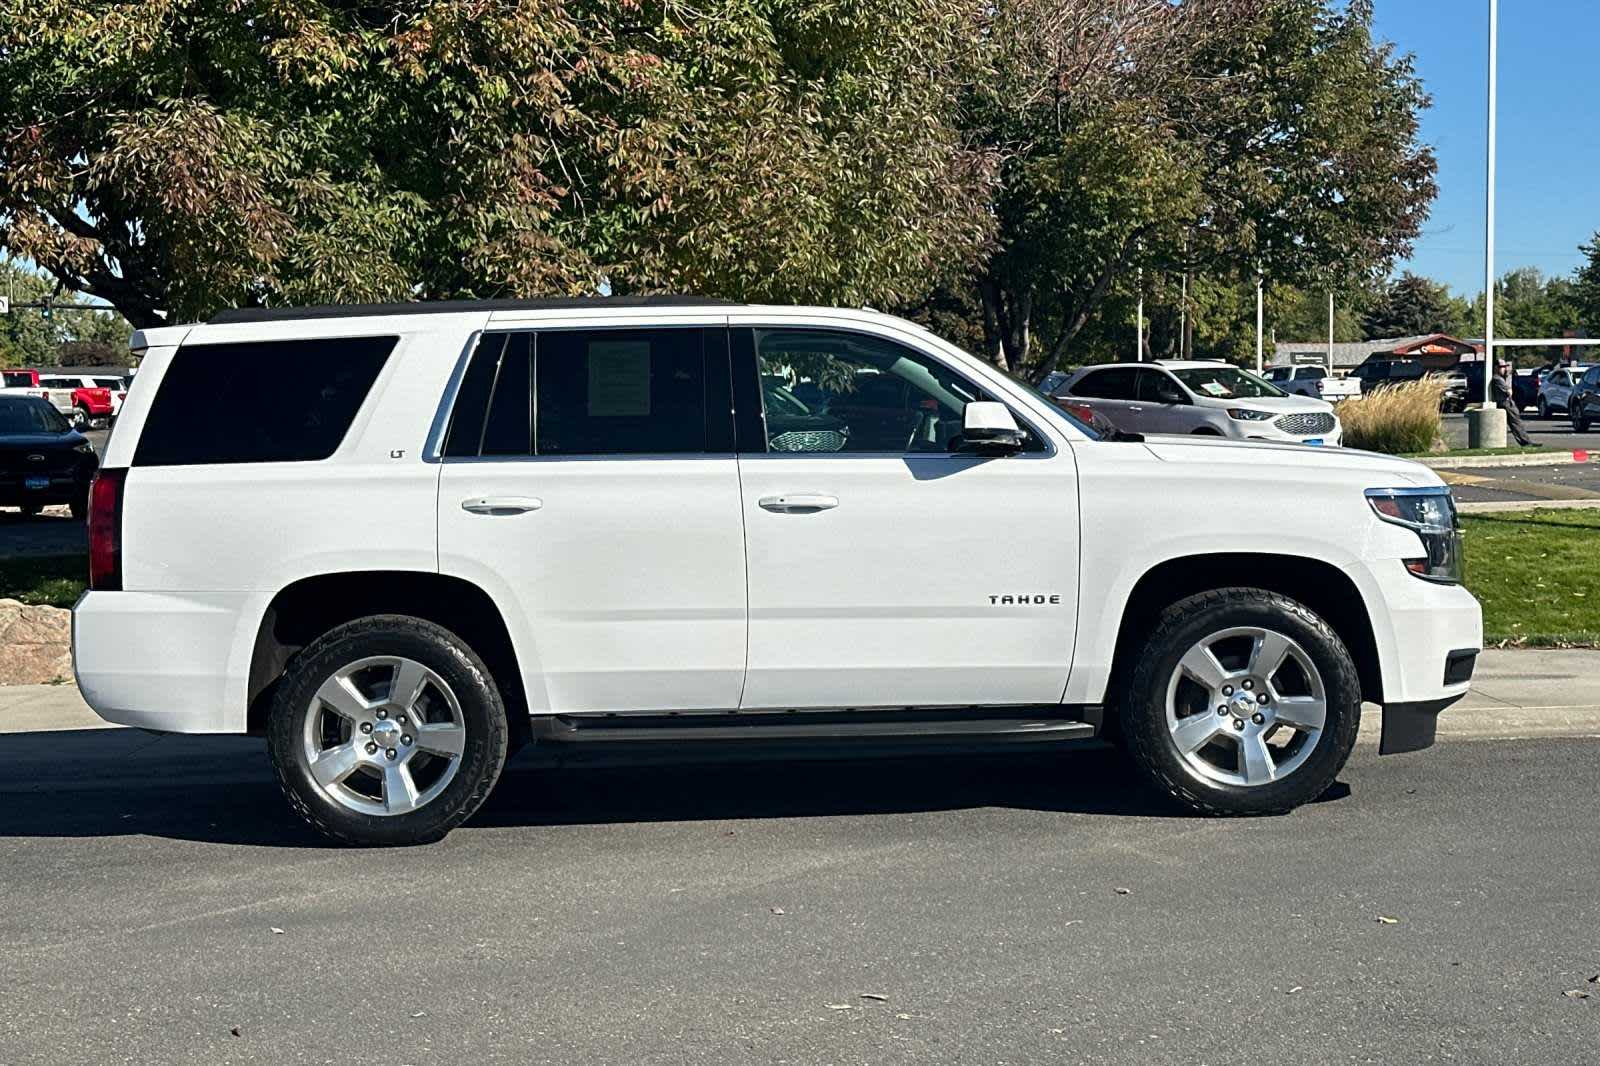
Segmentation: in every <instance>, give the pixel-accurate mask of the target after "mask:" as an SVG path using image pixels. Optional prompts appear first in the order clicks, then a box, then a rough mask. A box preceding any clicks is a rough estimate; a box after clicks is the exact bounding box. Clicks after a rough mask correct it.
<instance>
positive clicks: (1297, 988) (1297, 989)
mask: <svg viewBox="0 0 1600 1066" xmlns="http://www.w3.org/2000/svg"><path fill="white" fill-rule="evenodd" d="M1305 987H1306V986H1305V985H1295V986H1294V987H1293V988H1291V989H1289V991H1287V992H1285V993H1284V995H1286V996H1292V995H1294V994H1295V993H1296V992H1301V991H1304V990H1305Z"/></svg>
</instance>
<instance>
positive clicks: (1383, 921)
mask: <svg viewBox="0 0 1600 1066" xmlns="http://www.w3.org/2000/svg"><path fill="white" fill-rule="evenodd" d="M1378 924H1379V925H1399V924H1400V919H1399V918H1385V917H1384V916H1383V915H1381V914H1380V915H1378Z"/></svg>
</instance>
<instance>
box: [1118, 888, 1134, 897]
mask: <svg viewBox="0 0 1600 1066" xmlns="http://www.w3.org/2000/svg"><path fill="white" fill-rule="evenodd" d="M1132 892H1133V889H1131V888H1119V889H1117V895H1119V896H1126V895H1129V894H1131V893H1132Z"/></svg>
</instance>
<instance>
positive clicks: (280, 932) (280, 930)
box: [272, 926, 283, 936]
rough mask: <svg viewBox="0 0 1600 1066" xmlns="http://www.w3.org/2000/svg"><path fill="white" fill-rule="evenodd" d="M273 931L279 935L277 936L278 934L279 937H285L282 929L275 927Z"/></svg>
mask: <svg viewBox="0 0 1600 1066" xmlns="http://www.w3.org/2000/svg"><path fill="white" fill-rule="evenodd" d="M272 931H273V932H274V933H277V934H278V935H279V936H282V935H283V930H282V929H279V928H278V927H277V926H273V927H272Z"/></svg>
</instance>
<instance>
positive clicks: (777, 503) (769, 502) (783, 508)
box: [758, 492, 839, 514]
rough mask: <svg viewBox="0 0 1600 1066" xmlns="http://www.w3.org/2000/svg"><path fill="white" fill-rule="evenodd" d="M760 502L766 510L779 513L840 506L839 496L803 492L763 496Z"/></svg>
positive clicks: (806, 512)
mask: <svg viewBox="0 0 1600 1066" xmlns="http://www.w3.org/2000/svg"><path fill="white" fill-rule="evenodd" d="M758 502H759V503H760V505H761V509H762V510H764V511H776V512H777V513H778V514H813V513H815V512H817V511H826V510H828V509H830V508H833V507H837V506H839V497H837V496H821V495H818V494H816V493H808V492H801V493H794V494H791V495H788V496H763V497H761V499H760V500H759V501H758Z"/></svg>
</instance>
